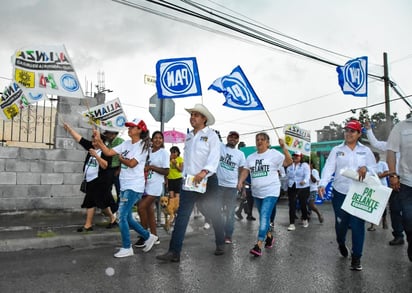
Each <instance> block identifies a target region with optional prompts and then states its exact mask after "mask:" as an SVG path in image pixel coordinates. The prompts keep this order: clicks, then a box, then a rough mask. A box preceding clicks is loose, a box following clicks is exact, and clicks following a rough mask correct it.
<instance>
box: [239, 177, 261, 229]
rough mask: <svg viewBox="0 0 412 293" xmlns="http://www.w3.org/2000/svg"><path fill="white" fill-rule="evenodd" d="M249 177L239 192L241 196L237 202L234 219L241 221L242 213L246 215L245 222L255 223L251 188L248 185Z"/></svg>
mask: <svg viewBox="0 0 412 293" xmlns="http://www.w3.org/2000/svg"><path fill="white" fill-rule="evenodd" d="M250 181H251V180H250V175H249V176H248V177H247V178H246V180H245V181H244V182H243V188H242V190H241V191H240V192H241V196H240V200H239V206H238V208H237V210H236V212H235V218H236V219H237V220H239V221H241V220H243V216H242V211H244V212H245V214H246V220H248V221H256V218H255V217H254V216H253V205H254V202H253V195H252V186H251V184H250Z"/></svg>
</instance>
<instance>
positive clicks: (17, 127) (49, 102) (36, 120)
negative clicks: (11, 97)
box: [0, 98, 58, 149]
mask: <svg viewBox="0 0 412 293" xmlns="http://www.w3.org/2000/svg"><path fill="white" fill-rule="evenodd" d="M57 101H58V100H57V99H55V98H49V99H46V100H43V101H40V102H38V103H36V104H32V105H29V106H28V107H27V108H26V109H24V110H22V111H21V112H20V113H19V115H17V116H15V117H14V118H13V119H12V120H11V121H5V120H0V130H1V133H0V144H1V145H3V146H15V147H27V148H44V149H46V148H48V149H52V148H54V141H55V139H54V130H55V125H56V112H57Z"/></svg>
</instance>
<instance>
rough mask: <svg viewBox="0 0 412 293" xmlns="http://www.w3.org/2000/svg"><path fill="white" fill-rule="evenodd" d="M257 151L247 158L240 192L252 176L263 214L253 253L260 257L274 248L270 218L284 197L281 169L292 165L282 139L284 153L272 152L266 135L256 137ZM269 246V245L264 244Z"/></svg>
mask: <svg viewBox="0 0 412 293" xmlns="http://www.w3.org/2000/svg"><path fill="white" fill-rule="evenodd" d="M255 140H256V149H257V151H256V152H254V153H252V154H250V155H249V156H248V157H247V158H246V165H245V167H244V168H243V169H242V171H241V173H240V178H239V182H238V186H237V188H238V190H239V191H240V190H242V188H243V182H244V181H245V179H246V177H247V176H248V175H249V174H250V178H251V181H252V182H251V183H252V195H253V198H254V201H255V205H256V208H257V210H258V212H259V231H258V235H257V242H256V244H255V245H254V246H253V248H252V249H251V250H250V253H251V254H252V255H254V256H256V257H258V256H261V255H262V249H263V245H264V246H265V248H272V247H273V245H274V242H275V239H274V237H273V235H272V232H271V230H270V216H271V213H272V210H273V207H274V206H275V205H276V202H277V200H278V198H279V194H280V180H279V169H280V168H281V166H285V167H286V166H288V165H290V164H291V163H292V158H291V157H290V154H289V151H288V150H287V149H286V146H285V143H284V141H283V140H282V139H279V145H280V147H281V148H282V150H283V154H282V153H280V152H279V151H277V150H274V149H270V139H269V135H268V134H267V133H266V132H260V133H258V134H256V139H255ZM263 243H265V244H263Z"/></svg>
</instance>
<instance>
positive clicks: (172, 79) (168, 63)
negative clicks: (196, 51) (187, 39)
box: [156, 57, 202, 99]
mask: <svg viewBox="0 0 412 293" xmlns="http://www.w3.org/2000/svg"><path fill="white" fill-rule="evenodd" d="M156 88H157V96H158V98H159V99H171V98H184V97H189V96H201V95H202V87H201V86H200V77H199V70H198V68H197V63H196V58H195V57H190V58H174V59H163V60H159V61H157V63H156Z"/></svg>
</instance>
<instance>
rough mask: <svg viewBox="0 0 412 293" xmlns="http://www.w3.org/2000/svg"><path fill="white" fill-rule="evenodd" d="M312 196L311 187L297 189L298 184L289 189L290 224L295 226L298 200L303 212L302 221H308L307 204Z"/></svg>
mask: <svg viewBox="0 0 412 293" xmlns="http://www.w3.org/2000/svg"><path fill="white" fill-rule="evenodd" d="M309 195H310V189H309V187H305V188H296V184H293V186H292V187H289V188H288V199H289V224H295V216H296V200H297V199H299V204H300V210H301V212H302V220H307V219H308V207H307V202H308V198H309Z"/></svg>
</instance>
